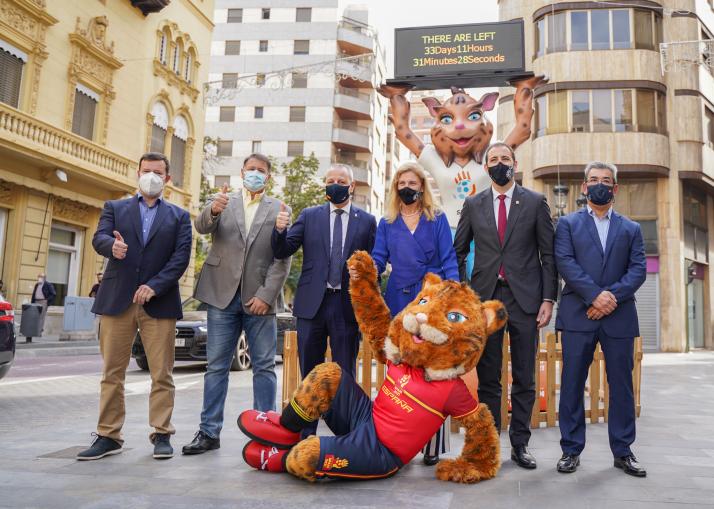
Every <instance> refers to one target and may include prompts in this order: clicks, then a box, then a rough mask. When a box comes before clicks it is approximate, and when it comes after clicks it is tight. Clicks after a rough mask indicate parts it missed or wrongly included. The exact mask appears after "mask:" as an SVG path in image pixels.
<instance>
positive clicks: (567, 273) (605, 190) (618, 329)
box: [555, 162, 647, 477]
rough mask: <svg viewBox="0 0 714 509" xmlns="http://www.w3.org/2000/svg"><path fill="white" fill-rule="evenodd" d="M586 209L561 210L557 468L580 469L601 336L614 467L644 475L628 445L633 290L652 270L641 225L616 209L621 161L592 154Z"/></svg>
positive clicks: (634, 311)
mask: <svg viewBox="0 0 714 509" xmlns="http://www.w3.org/2000/svg"><path fill="white" fill-rule="evenodd" d="M582 192H583V194H585V195H586V196H587V199H588V204H587V207H586V208H584V209H581V210H579V211H578V212H574V213H572V214H568V215H567V216H565V217H562V218H560V220H559V221H558V227H557V229H556V232H555V263H556V266H557V268H558V272H559V273H560V275H561V276H562V277H563V280H564V282H565V287H564V288H563V293H562V297H561V301H560V306H559V308H558V316H557V319H556V328H557V329H558V330H561V331H562V346H563V369H562V378H561V384H560V408H559V413H560V416H559V421H560V434H561V440H560V446H561V448H562V450H563V456H562V457H561V458H560V460H559V461H558V471H559V472H564V473H570V472H575V470H576V469H577V467H578V465H579V463H580V453H581V452H582V450H583V449H584V448H585V408H584V403H583V393H584V389H585V380H586V378H587V376H588V369H589V367H590V364H591V363H592V360H593V353H594V351H595V346H596V344H597V343H598V342H599V343H600V346H601V348H602V351H603V354H604V356H605V365H606V369H607V380H608V383H609V385H610V406H609V412H608V434H609V437H610V449H611V450H612V454H613V456H614V458H615V460H614V464H615V467H617V468H621V469H623V470H624V471H625V472H626V473H628V474H630V475H634V476H637V477H644V476H646V475H647V472H646V470H645V469H644V468H643V467H642V466H641V465H640V464H639V463H638V462H637V459H636V458H635V456H634V454H632V450H631V449H630V446H631V445H632V443H633V442H634V441H635V400H634V395H633V389H632V368H633V365H634V355H633V346H634V338H635V336H638V335H639V328H638V322H637V309H636V308H635V292H636V291H637V289H638V288H639V287H640V286H642V283H644V281H645V277H646V275H647V270H646V260H645V250H644V242H643V239H642V231H641V230H640V225H639V224H637V223H635V222H634V221H631V220H630V219H628V218H626V217H625V216H622V215H620V214H618V213H617V212H615V211H614V210H613V208H612V201H613V199H614V197H615V195H616V194H617V167H616V166H615V165H614V164H607V163H601V162H592V163H589V164H588V165H587V166H586V167H585V182H583V184H582Z"/></svg>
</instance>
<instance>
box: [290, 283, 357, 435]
mask: <svg viewBox="0 0 714 509" xmlns="http://www.w3.org/2000/svg"><path fill="white" fill-rule="evenodd" d="M297 336H298V358H299V360H300V374H301V375H302V377H303V378H305V377H306V376H307V375H308V374H309V373H310V371H312V368H314V367H315V366H317V365H318V364H320V363H322V362H325V353H326V351H327V337H328V336H329V337H330V350H331V351H332V360H333V361H334V362H336V363H337V364H339V365H340V367H341V368H342V370H343V371H345V372H346V373H349V374H350V376H351V377H352V378H356V374H355V368H356V365H357V353H358V352H359V342H360V333H359V326H358V325H357V322H351V321H347V320H345V318H344V314H343V312H342V296H341V295H340V293H338V292H330V291H326V292H325V297H324V298H323V300H322V304H321V305H320V309H319V310H318V311H317V314H316V315H315V317H314V318H313V319H311V320H308V319H306V318H298V320H297ZM316 430H317V422H314V423H313V424H312V425H311V426H308V427H306V428H305V429H304V430H303V436H307V435H314V434H315V432H316Z"/></svg>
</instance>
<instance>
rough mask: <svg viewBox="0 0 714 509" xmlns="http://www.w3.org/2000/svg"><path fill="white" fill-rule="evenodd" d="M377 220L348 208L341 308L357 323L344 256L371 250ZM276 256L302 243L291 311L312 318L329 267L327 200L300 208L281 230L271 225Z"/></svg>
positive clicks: (328, 209)
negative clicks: (300, 266) (300, 261)
mask: <svg viewBox="0 0 714 509" xmlns="http://www.w3.org/2000/svg"><path fill="white" fill-rule="evenodd" d="M376 230H377V221H376V219H375V218H374V216H373V215H372V214H369V213H367V212H365V211H364V210H362V209H359V208H357V207H355V205H354V203H353V204H352V208H351V210H350V219H349V222H348V223H347V234H346V237H345V245H344V246H342V247H343V249H342V253H343V256H342V261H343V265H342V310H343V313H344V314H343V316H344V317H345V319H346V320H347V321H349V322H351V323H356V320H355V315H354V311H353V310H352V302H351V301H350V294H349V286H350V278H349V272H348V270H347V264H346V263H345V262H346V261H347V259H348V258H349V257H350V256H352V253H354V252H355V251H358V250H363V251H367V252H369V251H371V250H372V247H373V246H374V235H375V231H376ZM271 244H272V246H273V254H274V255H275V258H278V259H283V258H287V257H288V256H292V255H293V254H294V253H295V251H297V250H298V249H300V246H302V253H303V259H302V272H301V273H300V279H299V280H298V286H297V291H296V292H295V299H294V300H293V315H295V316H296V317H298V318H306V319H308V320H311V319H313V318H315V315H316V314H317V311H318V309H320V305H321V304H322V299H323V297H324V296H325V289H326V288H327V276H328V274H327V273H328V270H329V267H330V204H329V203H327V204H325V205H318V206H316V207H309V208H307V209H304V210H303V211H302V212H300V215H299V216H298V218H297V220H296V221H295V223H294V224H293V225H292V226H291V227H290V228H287V229H285V230H283V232H282V233H278V231H277V230H276V229H273V237H272V239H271Z"/></svg>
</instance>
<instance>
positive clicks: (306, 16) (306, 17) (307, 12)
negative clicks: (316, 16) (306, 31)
mask: <svg viewBox="0 0 714 509" xmlns="http://www.w3.org/2000/svg"><path fill="white" fill-rule="evenodd" d="M295 21H297V22H310V21H312V8H311V7H298V8H297V9H295Z"/></svg>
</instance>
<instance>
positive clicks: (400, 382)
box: [399, 375, 411, 387]
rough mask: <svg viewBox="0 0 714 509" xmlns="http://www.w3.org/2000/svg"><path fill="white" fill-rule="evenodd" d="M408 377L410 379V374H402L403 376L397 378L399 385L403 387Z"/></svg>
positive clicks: (407, 381)
mask: <svg viewBox="0 0 714 509" xmlns="http://www.w3.org/2000/svg"><path fill="white" fill-rule="evenodd" d="M410 379H411V375H403V376H402V377H401V378H400V379H399V385H400V386H401V387H404V386H405V385H407V384H408V383H409V380H410Z"/></svg>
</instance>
